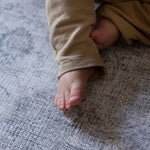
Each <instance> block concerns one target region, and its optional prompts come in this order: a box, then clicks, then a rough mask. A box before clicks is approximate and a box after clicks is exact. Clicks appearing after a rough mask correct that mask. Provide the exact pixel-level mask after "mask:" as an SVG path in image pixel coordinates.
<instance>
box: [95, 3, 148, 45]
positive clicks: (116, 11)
mask: <svg viewBox="0 0 150 150" xmlns="http://www.w3.org/2000/svg"><path fill="white" fill-rule="evenodd" d="M100 14H101V15H102V16H104V17H106V18H108V19H109V20H111V21H112V22H113V23H114V24H115V25H116V26H117V27H118V29H119V31H120V33H121V36H120V39H121V40H122V41H123V42H125V43H126V44H128V45H132V43H133V42H134V41H141V42H142V43H144V44H147V45H150V0H105V3H104V4H103V5H102V7H100V9H99V10H98V12H97V15H98V16H99V15H100Z"/></svg>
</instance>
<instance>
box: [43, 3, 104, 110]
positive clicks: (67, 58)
mask: <svg viewBox="0 0 150 150" xmlns="http://www.w3.org/2000/svg"><path fill="white" fill-rule="evenodd" d="M46 7H47V18H48V23H49V27H50V39H51V44H52V46H53V49H54V52H55V58H56V61H57V63H58V64H59V65H60V69H59V73H58V78H59V83H58V88H57V94H56V98H55V106H56V107H58V108H59V109H60V110H64V109H70V108H72V107H73V106H74V105H77V104H79V103H80V102H81V100H82V97H83V94H84V91H85V88H86V83H87V81H88V79H89V78H90V77H91V76H94V75H96V74H95V73H96V72H97V73H98V74H101V73H102V72H103V68H104V64H103V62H102V60H101V58H100V56H99V52H98V49H97V47H96V45H95V43H94V42H93V40H92V39H91V38H90V37H89V34H90V32H91V30H92V28H93V26H94V24H95V20H96V17H95V11H94V0H72V1H71V0H46Z"/></svg>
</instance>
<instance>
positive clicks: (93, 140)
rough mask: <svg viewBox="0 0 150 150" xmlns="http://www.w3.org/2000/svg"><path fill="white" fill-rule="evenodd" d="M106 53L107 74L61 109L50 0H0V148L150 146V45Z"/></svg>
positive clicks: (117, 149)
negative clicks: (47, 12) (57, 96)
mask: <svg viewBox="0 0 150 150" xmlns="http://www.w3.org/2000/svg"><path fill="white" fill-rule="evenodd" d="M102 57H103V59H104V62H105V64H106V66H107V74H106V76H105V77H104V78H103V79H101V80H98V81H96V82H90V83H89V84H88V88H87V92H86V94H85V97H84V99H83V101H82V104H81V105H80V106H77V107H75V108H74V109H73V110H71V111H64V112H61V111H59V110H58V109H56V108H55V107H54V104H53V101H54V97H55V93H56V85H57V78H56V74H57V71H58V67H57V65H56V63H55V61H54V56H53V51H52V48H51V47H50V43H49V31H48V26H47V21H46V15H45V2H44V0H25V1H21V0H13V1H12V0H1V1H0V150H150V47H147V46H144V45H141V44H139V43H136V44H135V45H133V46H132V47H129V46H128V47H127V46H125V45H122V44H118V45H114V46H113V47H111V48H109V49H107V50H106V51H104V52H102Z"/></svg>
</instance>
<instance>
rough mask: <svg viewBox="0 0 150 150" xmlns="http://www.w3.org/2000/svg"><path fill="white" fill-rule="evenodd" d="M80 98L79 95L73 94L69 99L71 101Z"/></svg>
mask: <svg viewBox="0 0 150 150" xmlns="http://www.w3.org/2000/svg"><path fill="white" fill-rule="evenodd" d="M78 98H79V96H72V97H71V98H70V99H69V101H70V102H71V101H74V100H76V99H78Z"/></svg>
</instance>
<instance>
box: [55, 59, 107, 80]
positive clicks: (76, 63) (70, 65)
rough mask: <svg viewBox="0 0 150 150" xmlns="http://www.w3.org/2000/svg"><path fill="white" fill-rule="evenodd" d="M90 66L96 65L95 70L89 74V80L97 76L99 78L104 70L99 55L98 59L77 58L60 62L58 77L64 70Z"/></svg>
mask: <svg viewBox="0 0 150 150" xmlns="http://www.w3.org/2000/svg"><path fill="white" fill-rule="evenodd" d="M90 67H96V70H95V72H94V74H93V75H92V76H91V78H90V80H96V79H98V78H101V77H102V76H103V75H104V74H105V72H106V68H105V65H104V63H103V61H102V59H101V58H100V57H99V58H98V59H96V58H78V59H74V60H70V61H68V62H65V63H61V64H60V69H59V72H58V79H59V78H60V77H61V75H63V74H64V73H66V72H69V71H73V70H77V69H84V68H90Z"/></svg>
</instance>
